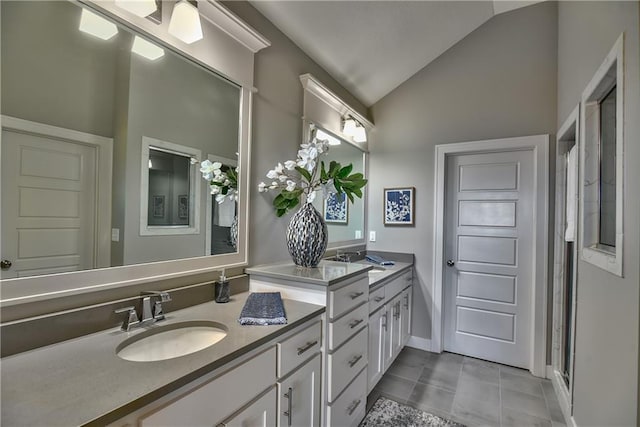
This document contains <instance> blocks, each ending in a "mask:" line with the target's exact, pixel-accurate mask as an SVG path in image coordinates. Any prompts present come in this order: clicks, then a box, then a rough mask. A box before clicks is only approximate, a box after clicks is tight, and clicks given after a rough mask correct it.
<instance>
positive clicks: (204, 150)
mask: <svg viewBox="0 0 640 427" xmlns="http://www.w3.org/2000/svg"><path fill="white" fill-rule="evenodd" d="M0 7H1V8H2V12H1V27H0V31H1V33H0V37H1V39H2V46H1V49H2V59H3V61H2V70H1V78H2V81H1V86H2V104H1V113H2V116H3V117H2V157H1V158H2V165H1V166H0V167H1V172H2V230H1V232H2V235H1V236H0V238H1V240H2V255H1V256H2V259H8V260H11V261H12V265H13V266H12V267H11V268H10V269H3V270H2V271H1V276H0V277H1V278H2V279H6V278H15V277H24V276H33V275H42V274H51V273H61V272H67V271H76V270H85V269H92V268H102V267H110V266H122V265H132V264H139V263H147V262H153V261H165V260H174V259H183V258H192V257H201V256H204V255H209V254H216V253H218V252H216V251H215V250H214V248H213V247H212V245H211V243H210V242H211V240H212V234H211V233H214V232H215V231H214V230H213V227H212V226H211V225H210V223H209V224H205V221H206V220H207V219H209V220H211V215H207V214H206V212H205V207H208V208H207V209H209V210H210V209H211V203H210V202H209V201H210V195H209V193H208V191H207V190H208V188H207V186H206V185H199V186H198V188H199V191H196V190H195V188H196V186H190V190H189V191H186V190H182V189H178V188H177V187H175V188H173V189H172V192H168V191H169V190H167V192H165V193H162V194H160V193H158V194H153V191H150V192H149V195H148V197H144V200H145V203H146V204H148V205H149V210H148V211H145V212H142V209H141V198H142V193H141V184H142V182H141V181H142V172H143V170H144V172H145V173H146V174H147V176H149V173H150V171H153V172H152V175H155V173H156V172H155V167H153V168H151V169H149V167H148V162H147V164H145V165H144V167H143V168H142V169H143V170H141V160H142V157H141V156H142V149H141V147H142V141H143V137H150V138H154V139H157V140H161V141H171V142H173V143H176V144H179V145H181V146H184V147H189V148H190V149H193V150H198V151H199V152H200V153H201V155H202V156H203V157H204V158H207V156H209V155H215V156H223V157H227V158H233V157H235V153H237V152H238V140H239V137H238V135H239V122H240V119H239V117H240V110H239V109H240V88H239V87H237V86H235V85H233V84H231V83H229V82H228V81H226V80H223V79H222V78H220V77H219V76H217V75H216V74H214V73H212V72H211V71H209V70H208V69H205V68H203V67H201V66H200V65H198V64H195V63H194V62H191V61H189V60H187V59H185V58H183V57H181V56H178V55H176V54H174V53H173V51H171V50H169V49H167V48H165V47H163V46H159V45H157V44H155V43H152V42H150V41H149V40H147V39H145V38H143V37H141V36H139V35H134V34H133V33H131V32H130V31H129V30H128V29H126V28H124V27H122V26H120V25H119V24H116V23H113V22H109V21H107V20H105V19H104V18H103V17H102V16H101V15H99V14H96V13H93V12H91V13H87V12H85V13H84V14H83V13H82V11H83V10H85V9H83V8H82V7H80V6H79V5H78V4H76V3H72V2H66V1H55V2H51V1H29V2H18V1H15V2H1V3H0ZM83 15H84V16H83ZM81 26H82V28H80V27H81ZM152 152H153V156H151V157H150V159H149V160H151V161H152V163H154V162H156V161H157V162H160V158H161V157H162V156H161V155H160V153H157V152H154V150H152ZM156 155H157V159H156ZM198 159H200V158H198ZM183 163H184V162H183ZM183 169H184V166H183ZM163 173H165V174H166V173H167V170H166V169H165V171H164V172H160V169H158V174H159V175H158V176H160V175H162V174H163ZM193 176H194V178H192V180H195V175H193ZM162 180H163V178H158V179H157V180H156V177H155V176H154V178H152V180H151V182H152V185H154V186H155V185H156V184H158V185H160V182H161V181H162ZM165 181H166V180H165ZM167 182H168V181H167ZM167 182H165V185H168V184H167ZM154 191H155V187H154ZM158 191H160V190H158ZM163 191H164V190H163ZM154 196H156V197H154ZM159 196H164V197H165V198H164V200H162V199H161V197H159ZM199 201H200V202H199ZM201 209H202V210H203V211H202V212H200V210H201ZM156 215H158V216H156ZM142 218H144V222H145V224H147V225H151V226H153V227H158V226H162V227H165V228H167V227H178V228H189V229H193V230H196V231H195V232H193V233H192V234H176V235H144V234H141V233H140V223H141V219H142ZM205 230H207V231H209V232H210V233H209V234H207V233H206V232H205ZM183 231H184V230H183ZM225 233H226V231H225ZM225 235H226V236H228V234H225ZM216 238H217V237H216ZM227 238H228V237H227ZM227 251H228V249H227ZM234 252H235V249H234Z"/></svg>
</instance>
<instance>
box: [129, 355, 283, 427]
mask: <svg viewBox="0 0 640 427" xmlns="http://www.w3.org/2000/svg"><path fill="white" fill-rule="evenodd" d="M275 365H276V349H275V347H271V348H270V349H269V350H266V351H265V352H263V353H260V354H259V355H257V356H256V357H254V358H252V359H250V360H248V361H246V362H245V363H243V364H241V365H240V366H237V367H235V368H233V369H232V370H230V371H228V372H226V373H225V374H222V375H221V376H219V377H217V378H215V379H214V380H212V381H210V382H208V383H206V384H205V385H203V386H202V387H200V388H197V389H196V390H194V391H191V392H190V393H188V394H186V395H185V396H183V397H181V398H179V399H178V400H176V401H174V402H172V403H170V404H169V405H167V406H165V407H164V408H162V409H160V410H159V411H157V412H154V413H152V414H150V415H148V416H145V417H143V418H142V419H140V423H139V425H140V426H142V427H148V426H170V425H174V426H180V425H185V424H184V423H185V420H187V419H188V420H189V424H190V425H216V423H219V422H220V421H222V420H223V419H224V418H225V417H228V416H229V415H230V414H232V413H233V412H234V411H237V410H238V409H239V408H241V407H242V406H243V405H244V404H246V403H248V402H249V401H251V400H252V399H253V398H254V397H255V396H256V395H257V394H258V393H260V392H262V391H263V390H266V389H267V388H268V387H270V386H272V385H273V384H274V383H275V382H276V370H275Z"/></svg>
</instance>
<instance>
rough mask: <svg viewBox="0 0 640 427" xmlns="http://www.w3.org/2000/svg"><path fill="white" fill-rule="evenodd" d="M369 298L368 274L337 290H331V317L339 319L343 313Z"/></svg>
mask: <svg viewBox="0 0 640 427" xmlns="http://www.w3.org/2000/svg"><path fill="white" fill-rule="evenodd" d="M368 298H369V278H368V276H364V277H362V278H361V279H358V280H356V281H354V282H353V283H351V284H349V285H347V286H345V287H342V288H340V289H336V290H335V291H329V318H331V319H337V318H338V317H340V316H341V315H342V314H344V313H346V312H347V311H349V310H351V309H352V308H354V307H357V306H358V305H360V304H362V303H363V302H364V301H367V300H368Z"/></svg>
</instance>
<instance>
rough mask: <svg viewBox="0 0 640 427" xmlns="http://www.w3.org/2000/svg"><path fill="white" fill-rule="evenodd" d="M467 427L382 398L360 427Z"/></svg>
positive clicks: (374, 405) (377, 401)
mask: <svg viewBox="0 0 640 427" xmlns="http://www.w3.org/2000/svg"><path fill="white" fill-rule="evenodd" d="M378 426H385V427H465V426H464V425H463V424H459V423H456V422H454V421H451V420H447V419H446V418H442V417H439V416H437V415H433V414H429V413H428V412H424V411H421V410H420V409H415V408H412V407H410V406H407V405H403V404H402V403H398V402H395V401H393V400H390V399H387V398H385V397H380V398H378V400H376V402H375V403H374V404H373V406H372V407H371V410H369V412H368V413H367V416H366V417H364V420H362V422H361V423H360V426H359V427H378Z"/></svg>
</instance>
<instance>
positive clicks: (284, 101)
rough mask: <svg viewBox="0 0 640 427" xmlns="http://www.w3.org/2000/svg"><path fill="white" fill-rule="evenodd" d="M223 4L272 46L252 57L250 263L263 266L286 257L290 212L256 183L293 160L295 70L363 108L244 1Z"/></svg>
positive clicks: (297, 109) (298, 111)
mask: <svg viewBox="0 0 640 427" xmlns="http://www.w3.org/2000/svg"><path fill="white" fill-rule="evenodd" d="M224 5H225V6H226V7H227V8H229V9H230V10H231V11H233V12H234V13H235V14H236V15H238V16H239V17H240V18H242V19H243V20H244V21H245V22H247V23H248V24H249V25H250V26H252V27H253V28H255V29H256V30H257V31H258V32H260V33H261V34H262V35H264V36H265V37H266V38H267V39H269V41H271V46H270V47H268V48H266V49H264V50H261V51H260V52H258V53H257V54H256V57H255V66H254V71H255V83H254V85H255V87H256V88H257V89H258V93H256V94H254V100H253V122H252V141H251V144H252V148H251V177H250V179H251V182H252V187H251V195H250V203H251V211H250V221H251V223H250V227H249V245H250V246H249V247H250V252H249V263H250V264H254V265H255V264H264V263H268V262H275V261H286V260H287V259H290V257H289V254H288V252H287V247H286V244H285V230H286V227H287V224H288V222H289V219H290V215H287V216H285V217H282V218H278V217H276V215H275V213H274V210H273V205H272V204H271V202H272V200H273V196H274V195H273V194H269V193H267V194H261V193H258V189H257V185H258V183H259V182H260V181H265V180H266V177H265V174H266V173H267V172H268V171H269V169H272V168H273V167H274V166H275V165H276V164H277V163H278V162H282V161H284V160H286V159H290V158H293V157H294V156H295V155H296V152H297V150H298V146H299V144H300V142H301V140H302V100H303V94H302V93H303V91H302V85H301V84H300V79H299V78H298V77H299V76H300V74H304V73H311V74H313V75H314V76H315V77H317V78H318V79H319V80H320V81H322V83H324V84H325V85H326V86H328V87H329V88H330V89H331V90H333V91H334V92H335V93H336V94H338V96H340V97H341V98H342V99H344V100H345V101H346V102H347V103H348V104H349V105H351V106H352V107H353V108H355V109H356V110H357V111H358V112H360V113H364V114H366V108H365V107H364V106H363V105H362V103H361V102H359V101H358V100H357V99H355V98H354V97H353V96H352V95H351V94H349V93H348V92H347V91H346V90H345V89H344V88H342V87H341V86H340V85H339V84H338V83H337V82H336V81H335V80H334V79H333V78H331V77H330V76H329V75H328V74H327V72H326V71H324V70H323V69H322V68H320V67H319V66H318V64H316V63H315V62H313V61H312V60H311V59H310V58H309V57H308V56H306V55H305V54H304V53H303V52H302V51H301V50H300V49H299V48H298V47H297V46H296V45H295V44H293V42H292V41H291V40H289V39H288V38H287V37H285V36H284V34H282V33H281V32H280V31H279V30H278V29H277V28H276V27H275V26H274V25H273V24H272V23H271V22H269V21H268V20H267V19H266V18H265V17H264V16H262V15H261V14H260V13H259V12H258V11H257V10H256V9H254V8H253V6H251V5H250V4H248V3H246V2H235V1H228V2H224Z"/></svg>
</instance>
